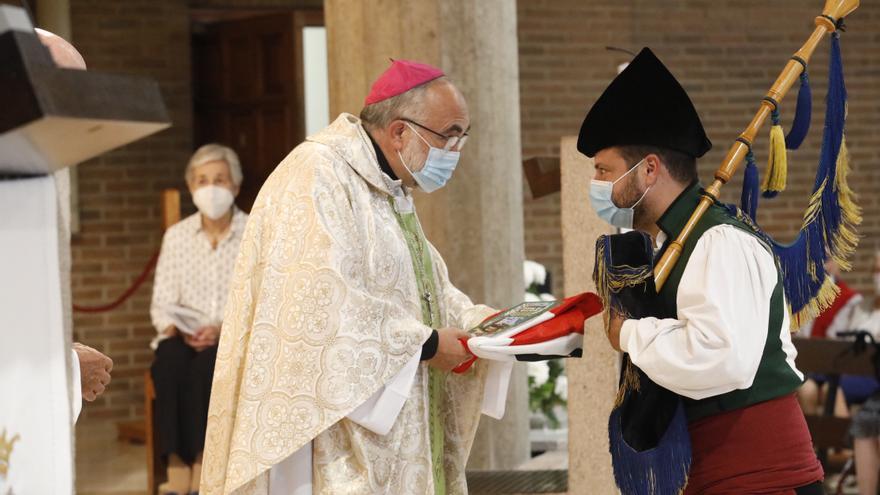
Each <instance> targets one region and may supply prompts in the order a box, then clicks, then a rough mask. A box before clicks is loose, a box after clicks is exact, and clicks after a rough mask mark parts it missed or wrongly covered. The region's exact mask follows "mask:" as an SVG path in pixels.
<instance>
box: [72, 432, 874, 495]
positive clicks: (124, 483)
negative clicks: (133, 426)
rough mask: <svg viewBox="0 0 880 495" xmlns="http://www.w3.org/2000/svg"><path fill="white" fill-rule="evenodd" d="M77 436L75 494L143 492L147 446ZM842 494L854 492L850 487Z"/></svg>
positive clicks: (537, 462) (559, 457)
mask: <svg viewBox="0 0 880 495" xmlns="http://www.w3.org/2000/svg"><path fill="white" fill-rule="evenodd" d="M76 435H77V443H76V490H77V494H78V495H146V493H147V492H146V490H147V468H146V449H145V448H144V446H143V445H132V444H129V443H124V442H119V441H117V440H116V428H115V425H114V424H113V423H112V422H107V423H91V424H86V425H80V426H78V427H77V431H76ZM567 461H568V455H567V453H566V452H564V451H562V452H548V453H547V454H544V455H542V456H539V457H536V458H534V459H532V460H531V461H529V462H527V463H526V465H524V466H522V469H538V470H540V469H550V468H552V469H565V468H566V467H567ZM831 478H832V479H833V478H836V476H835V477H831ZM834 486H836V484H834ZM829 488H830V487H829ZM829 493H832V492H829ZM844 493H845V494H852V493H857V491H856V490H855V487H853V486H849V487H847V489H846V490H845V491H844Z"/></svg>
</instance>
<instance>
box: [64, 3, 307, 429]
mask: <svg viewBox="0 0 880 495" xmlns="http://www.w3.org/2000/svg"><path fill="white" fill-rule="evenodd" d="M70 4H71V5H70V6H71V25H72V36H73V42H74V44H75V45H76V47H77V48H78V49H79V51H80V52H81V53H82V55H83V57H84V58H85V60H86V63H87V64H88V67H89V68H90V69H91V70H95V71H101V72H110V73H125V74H131V75H138V76H143V77H149V78H152V79H154V80H156V81H158V83H159V85H160V87H161V91H162V96H163V98H164V99H165V104H166V105H167V107H168V111H169V115H170V117H171V121H172V124H173V125H172V127H171V128H170V129H168V130H165V131H163V132H161V133H159V134H157V135H154V136H151V137H149V138H147V139H145V140H143V141H140V142H137V143H134V144H132V145H129V146H126V147H124V148H121V149H119V150H117V151H114V152H111V153H108V154H106V155H104V156H102V157H100V158H98V159H95V160H92V161H90V162H88V163H85V164H82V165H81V166H79V167H78V172H77V173H78V174H79V177H78V178H79V194H80V196H79V206H80V221H81V225H80V232H79V234H77V235H75V236H74V238H73V241H72V245H73V249H72V250H73V274H72V286H73V298H74V303H75V304H77V305H81V306H90V305H92V306H93V305H100V304H103V303H106V302H109V301H111V300H113V299H114V298H116V297H117V296H118V295H119V294H121V293H122V292H123V291H124V290H125V289H126V288H127V287H129V285H130V284H131V283H132V282H133V281H134V280H135V279H136V278H137V276H138V275H139V274H140V273H141V271H142V269H143V268H144V265H145V264H146V263H147V261H148V260H149V258H150V256H152V255H153V253H155V252H156V251H157V250H158V249H159V246H160V243H161V238H162V234H161V230H160V229H161V219H160V211H159V195H160V192H161V191H162V190H163V189H166V188H169V187H175V188H178V189H180V190H181V191H184V194H183V197H182V202H183V205H182V210H183V214H184V215H187V214H190V213H192V212H193V211H195V209H194V207H193V206H192V203H191V200H190V199H189V195H188V194H186V193H185V183H184V180H183V171H184V168H185V166H186V162H187V160H188V159H189V156H190V154H191V153H192V151H193V149H194V147H195V146H196V145H200V144H203V143H193V142H192V95H191V87H190V86H191V77H190V71H191V62H190V9H201V10H203V11H204V10H205V9H219V8H277V7H287V8H297V7H299V8H302V7H315V6H320V5H321V2H320V0H204V1H201V2H187V1H186V0H118V1H113V2H107V1H99V0H71V1H70ZM151 294H152V276H150V278H149V279H148V281H147V283H146V284H144V286H143V287H142V288H141V289H140V290H139V291H138V292H137V293H136V294H135V295H134V296H133V297H132V298H131V299H130V300H129V301H128V302H126V303H125V304H124V305H123V306H122V307H120V308H119V309H117V310H115V311H113V312H110V313H101V314H84V313H76V314H75V315H74V339H75V340H78V341H81V342H84V343H86V344H88V345H91V346H93V347H95V348H97V349H99V350H101V351H102V352H105V353H107V354H108V355H109V356H110V357H111V358H112V359H113V361H114V364H115V367H114V370H113V383H112V385H111V386H110V388H109V389H108V391H107V392H106V393H105V394H104V395H102V396H101V397H100V398H99V399H98V400H97V401H96V402H95V403H92V404H89V405H88V406H87V407H86V408H84V410H83V416H82V419H81V420H80V423H89V422H93V421H101V420H107V419H109V420H121V419H129V418H137V417H140V416H141V415H142V414H143V373H144V370H145V369H147V368H148V367H149V364H150V363H151V362H152V359H153V353H152V351H151V350H150V348H149V342H150V339H152V337H153V336H154V335H155V330H154V329H153V327H152V325H151V323H150V318H149V304H150V296H151Z"/></svg>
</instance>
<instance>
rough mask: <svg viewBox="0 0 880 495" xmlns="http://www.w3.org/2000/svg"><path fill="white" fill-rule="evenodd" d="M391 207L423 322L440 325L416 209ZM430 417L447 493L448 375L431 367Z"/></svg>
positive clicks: (441, 494)
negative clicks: (443, 406) (444, 403)
mask: <svg viewBox="0 0 880 495" xmlns="http://www.w3.org/2000/svg"><path fill="white" fill-rule="evenodd" d="M390 202H391V209H392V210H393V211H394V215H395V216H396V217H397V223H398V224H399V225H400V229H401V230H402V231H403V236H404V237H405V238H406V246H407V247H408V248H409V254H410V257H411V258H412V263H413V270H414V271H415V275H416V286H417V289H418V291H419V302H420V303H421V306H422V322H423V323H424V324H425V325H427V326H429V327H431V328H434V329H436V328H439V326H440V325H441V319H440V307H439V306H438V304H437V302H438V298H437V286H436V284H435V283H434V264H433V261H432V260H431V252H430V250H429V248H428V241H427V239H425V233H424V232H423V231H422V226H421V224H420V223H419V219H418V217H417V216H416V214H415V210H414V209H413V210H412V211H410V212H407V213H401V212H400V211H398V210H397V207H396V206H395V203H394V199H391V200H390ZM428 380H429V382H428V408H429V411H428V418H429V425H428V426H429V429H430V436H431V467H432V469H433V475H434V495H446V473H445V472H444V471H443V443H444V435H443V422H442V421H441V420H440V401H441V400H443V388H444V385H445V381H446V375H445V374H443V373H441V372H439V371H437V370H435V369H433V368H428Z"/></svg>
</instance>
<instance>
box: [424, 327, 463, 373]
mask: <svg viewBox="0 0 880 495" xmlns="http://www.w3.org/2000/svg"><path fill="white" fill-rule="evenodd" d="M437 335H438V337H439V339H438V341H437V353H436V354H434V357H433V358H431V359H430V360H428V365H429V366H431V367H432V368H436V369H438V370H443V371H452V370H453V369H454V368H456V367H457V366H458V365H459V364H461V363H463V362H465V361H467V360H468V359H470V357H471V354H470V353H469V352H468V351H467V349H465V348H464V345H463V344H462V343H461V342H460V341H459V339H467V338H468V333H467V332H465V331H464V330H461V329H459V328H441V329H440V330H437Z"/></svg>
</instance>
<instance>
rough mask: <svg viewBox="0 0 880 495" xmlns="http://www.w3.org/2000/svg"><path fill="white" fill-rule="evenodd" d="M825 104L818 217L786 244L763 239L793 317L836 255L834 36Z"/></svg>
mask: <svg viewBox="0 0 880 495" xmlns="http://www.w3.org/2000/svg"><path fill="white" fill-rule="evenodd" d="M826 105H827V108H826V111H825V130H824V133H823V136H822V151H821V153H820V158H819V167H818V170H817V171H816V180H815V182H814V183H813V194H815V193H816V192H817V191H819V189H820V188H821V189H822V194H821V200H820V203H821V205H820V208H819V210H818V215H817V217H816V218H810V219H807V220H806V221H805V224H804V226H803V228H802V229H801V232H800V234H799V235H798V237H797V239H795V241H794V242H793V243H791V244H789V245H782V244H779V243H777V242H775V241H773V240H772V239H770V238H769V236H767V239H768V240H770V241H771V244H772V246H773V251H774V253H775V254H776V257H777V258H778V260H779V264H780V268H781V269H782V273H783V280H784V286H785V296H786V298H787V299H788V302H789V304H790V305H791V310H792V313H794V314H797V313H798V312H800V311H801V310H802V309H804V308H805V307H806V306H807V305H808V304H810V302H811V301H812V300H813V298H815V297H816V296H817V295H818V294H819V289H820V288H821V287H822V284H823V283H824V281H825V268H824V264H825V261H826V260H827V259H828V257H829V254H838V249H839V248H838V246H837V243H836V242H835V241H834V239H835V238H836V237H837V233H838V232H839V229H840V227H841V219H842V216H841V207H840V201H839V200H838V196H837V191H836V189H835V186H834V180H835V176H836V174H837V156H838V154H839V153H840V147H841V143H842V142H843V130H844V122H845V118H846V86H845V84H844V79H843V62H842V60H841V56H840V40H839V35H838V34H837V33H835V34H834V35H833V36H832V38H831V57H830V62H829V68H828V96H827V98H826ZM823 186H824V187H823Z"/></svg>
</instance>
